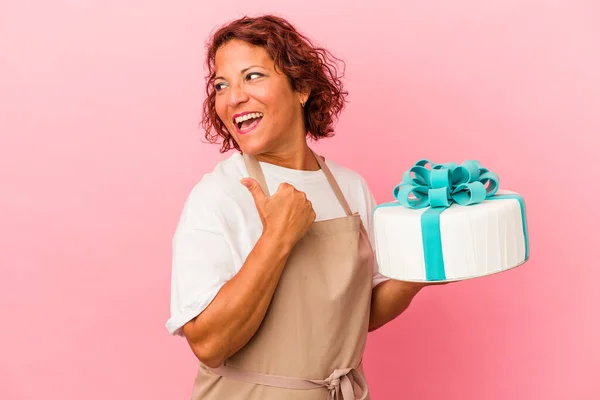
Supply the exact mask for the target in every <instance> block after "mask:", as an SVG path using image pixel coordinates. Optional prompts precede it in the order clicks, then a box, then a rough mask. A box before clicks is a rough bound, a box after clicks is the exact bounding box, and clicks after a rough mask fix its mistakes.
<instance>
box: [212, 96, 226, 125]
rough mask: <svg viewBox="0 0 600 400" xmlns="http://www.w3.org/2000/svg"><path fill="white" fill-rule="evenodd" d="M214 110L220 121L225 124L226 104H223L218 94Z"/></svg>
mask: <svg viewBox="0 0 600 400" xmlns="http://www.w3.org/2000/svg"><path fill="white" fill-rule="evenodd" d="M215 111H216V112H217V116H218V117H219V118H220V119H221V121H223V123H225V124H227V122H228V121H227V116H226V112H227V104H225V102H224V100H223V99H222V98H220V97H219V96H217V97H216V98H215Z"/></svg>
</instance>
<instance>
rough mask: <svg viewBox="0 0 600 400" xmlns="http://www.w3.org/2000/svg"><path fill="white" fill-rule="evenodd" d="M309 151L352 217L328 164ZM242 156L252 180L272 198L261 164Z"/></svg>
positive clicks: (246, 155) (343, 206) (345, 210)
mask: <svg viewBox="0 0 600 400" xmlns="http://www.w3.org/2000/svg"><path fill="white" fill-rule="evenodd" d="M309 150H310V151H311V153H312V154H313V156H314V157H315V159H316V160H317V162H318V163H319V166H320V167H321V170H322V171H323V173H324V174H325V177H326V178H327V181H328V182H329V186H331V189H332V190H333V193H335V197H336V198H337V199H338V202H339V203H340V205H341V206H342V208H343V209H344V212H345V213H346V215H348V216H352V215H353V213H352V210H351V209H350V206H349V205H348V202H347V201H346V198H345V197H344V194H343V192H342V189H340V186H339V185H338V183H337V181H336V180H335V178H334V177H333V174H332V173H331V170H330V169H329V167H328V166H327V164H325V161H324V160H323V159H322V158H321V157H320V156H319V155H317V154H316V153H315V152H314V151H313V150H312V149H309ZM242 156H243V157H244V162H245V163H246V169H248V175H249V176H250V178H252V179H254V180H256V181H257V182H258V184H259V185H260V187H261V188H262V190H263V192H264V194H265V195H267V196H270V193H269V188H268V186H267V182H266V180H265V175H264V173H263V171H262V168H261V167H260V164H259V163H258V161H257V160H256V157H254V156H251V155H248V154H246V153H242Z"/></svg>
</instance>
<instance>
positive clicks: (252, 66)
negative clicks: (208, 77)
mask: <svg viewBox="0 0 600 400" xmlns="http://www.w3.org/2000/svg"><path fill="white" fill-rule="evenodd" d="M254 67H258V68H264V67H263V66H261V65H251V66H249V67H248V68H244V69H243V70H241V71H240V74H243V73H244V72H246V71H248V70H249V69H251V68H254ZM217 79H223V80H226V79H225V78H223V77H222V76H215V77H214V78H213V81H216V80H217Z"/></svg>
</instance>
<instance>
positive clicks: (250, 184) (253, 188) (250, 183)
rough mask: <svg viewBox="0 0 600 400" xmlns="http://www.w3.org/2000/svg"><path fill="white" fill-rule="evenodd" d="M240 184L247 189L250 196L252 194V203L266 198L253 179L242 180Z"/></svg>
mask: <svg viewBox="0 0 600 400" xmlns="http://www.w3.org/2000/svg"><path fill="white" fill-rule="evenodd" d="M240 182H241V183H242V185H244V186H246V187H247V188H248V190H249V191H250V194H252V197H254V201H261V200H263V199H264V198H265V197H266V196H265V193H264V192H263V191H262V188H261V187H260V185H259V184H258V182H256V181H255V180H254V179H252V178H244V179H242V180H241V181H240Z"/></svg>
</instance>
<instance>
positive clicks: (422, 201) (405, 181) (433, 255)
mask: <svg viewBox="0 0 600 400" xmlns="http://www.w3.org/2000/svg"><path fill="white" fill-rule="evenodd" d="M428 165H429V166H430V168H427V166H428ZM499 182H500V179H499V177H498V175H497V174H496V173H494V172H491V171H489V170H488V169H486V168H483V167H482V166H481V164H480V163H479V162H478V161H475V160H468V161H464V162H463V163H462V164H460V165H459V164H457V163H445V164H434V163H432V162H431V161H429V160H426V159H423V160H419V161H417V163H416V164H415V165H413V166H412V167H411V168H410V169H409V170H407V171H406V172H405V173H404V174H403V176H402V182H401V183H400V184H398V185H397V186H396V187H394V191H393V194H394V197H395V198H396V200H397V201H395V202H391V203H383V204H380V205H378V206H377V207H375V209H374V210H373V212H375V210H376V209H377V208H380V207H395V206H403V207H408V208H411V209H421V208H427V207H428V209H427V210H426V211H425V212H424V213H423V214H422V215H421V237H422V241H423V254H424V258H425V276H426V279H427V280H428V281H440V280H445V279H446V272H445V267H444V256H443V251H442V236H441V233H440V215H441V214H442V212H444V210H446V209H447V208H448V207H450V206H451V205H452V204H454V203H456V204H458V205H461V206H470V205H473V204H478V203H481V202H482V201H484V200H502V199H515V200H517V201H518V202H519V205H520V206H521V220H522V223H523V234H524V237H525V260H527V259H528V258H529V237H528V232H527V221H526V213H525V200H524V199H523V197H522V196H521V195H519V194H517V193H514V194H496V192H497V191H498V186H499Z"/></svg>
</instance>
